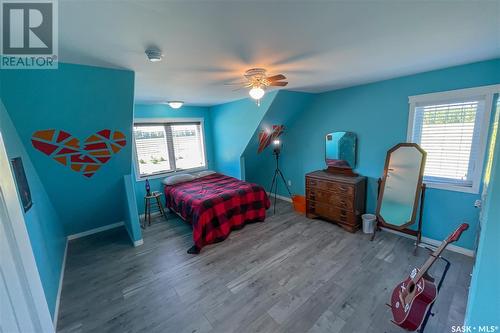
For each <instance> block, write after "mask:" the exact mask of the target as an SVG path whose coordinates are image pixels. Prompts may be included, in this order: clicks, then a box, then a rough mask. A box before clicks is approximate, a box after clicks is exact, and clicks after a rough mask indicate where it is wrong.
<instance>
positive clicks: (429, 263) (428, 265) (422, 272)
mask: <svg viewBox="0 0 500 333" xmlns="http://www.w3.org/2000/svg"><path fill="white" fill-rule="evenodd" d="M447 245H448V241H444V242H443V243H441V245H440V246H439V247H438V248H437V249H436V251H434V252H433V253H432V254H431V256H430V257H429V259H427V261H426V262H425V263H424V265H423V266H422V268H421V269H420V270H419V271H418V273H417V275H416V276H415V277H414V278H413V279H412V280H413V281H414V282H415V283H417V282H418V281H419V280H420V279H421V278H422V277H423V276H424V275H425V273H427V271H428V270H429V268H431V266H432V264H434V262H435V261H436V260H437V258H439V256H440V255H441V253H442V252H443V251H444V249H445V248H446V246H447Z"/></svg>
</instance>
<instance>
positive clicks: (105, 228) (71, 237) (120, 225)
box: [68, 221, 125, 240]
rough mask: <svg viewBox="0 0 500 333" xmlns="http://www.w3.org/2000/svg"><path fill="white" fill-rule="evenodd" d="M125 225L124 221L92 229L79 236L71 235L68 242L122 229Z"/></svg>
mask: <svg viewBox="0 0 500 333" xmlns="http://www.w3.org/2000/svg"><path fill="white" fill-rule="evenodd" d="M124 225H125V223H124V222H123V221H122V222H117V223H113V224H108V225H105V226H102V227H99V228H95V229H90V230H87V231H84V232H79V233H77V234H73V235H69V236H68V240H73V239H77V238H81V237H85V236H88V235H92V234H96V233H98V232H101V231H106V230H109V229H114V228H118V227H122V226H124Z"/></svg>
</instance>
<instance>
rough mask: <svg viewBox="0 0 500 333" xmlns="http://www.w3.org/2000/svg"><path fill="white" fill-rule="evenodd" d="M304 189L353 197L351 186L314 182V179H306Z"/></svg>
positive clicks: (322, 181) (320, 181)
mask: <svg viewBox="0 0 500 333" xmlns="http://www.w3.org/2000/svg"><path fill="white" fill-rule="evenodd" d="M306 187H308V188H310V189H318V190H326V191H332V192H336V193H338V194H340V195H344V196H348V197H349V198H351V197H353V196H354V187H353V186H352V185H347V184H342V183H334V182H329V181H325V180H316V179H314V178H307V180H306Z"/></svg>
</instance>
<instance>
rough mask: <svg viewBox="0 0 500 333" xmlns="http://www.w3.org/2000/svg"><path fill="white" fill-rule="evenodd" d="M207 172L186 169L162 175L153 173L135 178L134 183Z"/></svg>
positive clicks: (200, 168) (201, 169) (203, 168)
mask: <svg viewBox="0 0 500 333" xmlns="http://www.w3.org/2000/svg"><path fill="white" fill-rule="evenodd" d="M204 170H208V167H206V166H205V167H199V168H193V169H187V170H179V171H169V172H163V173H155V174H152V175H150V176H136V177H135V180H136V182H144V181H146V179H149V180H151V179H158V178H165V177H168V176H173V175H182V174H186V173H188V174H189V173H194V172H200V171H204Z"/></svg>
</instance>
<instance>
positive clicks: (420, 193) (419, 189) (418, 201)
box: [371, 143, 427, 250]
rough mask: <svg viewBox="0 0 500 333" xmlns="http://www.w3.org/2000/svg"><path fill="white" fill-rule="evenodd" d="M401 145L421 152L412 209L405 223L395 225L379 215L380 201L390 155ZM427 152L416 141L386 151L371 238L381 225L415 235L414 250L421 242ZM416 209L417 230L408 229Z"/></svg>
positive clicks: (413, 220) (412, 221) (414, 217)
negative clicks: (374, 225) (375, 219)
mask: <svg viewBox="0 0 500 333" xmlns="http://www.w3.org/2000/svg"><path fill="white" fill-rule="evenodd" d="M402 147H413V148H416V149H417V150H418V151H419V152H420V153H421V154H422V157H421V163H420V170H419V174H418V181H417V185H416V189H415V197H414V201H413V210H412V214H411V218H410V220H408V221H407V222H406V223H404V224H402V225H400V226H397V225H394V224H391V223H389V222H388V221H385V220H384V218H383V217H382V215H381V207H382V201H383V198H384V192H385V187H386V182H387V177H388V174H389V171H390V170H389V164H390V160H391V155H392V153H393V152H395V151H396V150H398V149H399V148H402ZM426 157H427V153H426V152H425V150H423V149H422V148H421V147H420V146H419V145H418V144H416V143H399V144H397V145H395V146H394V147H392V148H391V149H389V150H388V151H387V156H386V159H385V166H384V175H383V177H382V178H381V179H380V178H379V180H378V198H377V211H376V213H375V215H376V217H377V225H376V227H375V230H374V232H373V235H372V238H371V240H373V239H374V238H375V234H376V232H377V231H378V230H380V228H381V227H384V228H387V229H391V230H395V231H398V232H402V233H404V234H408V235H411V236H415V237H416V242H415V250H416V249H417V247H418V245H419V244H420V242H421V239H422V216H423V209H424V199H425V190H426V186H425V184H424V183H423V178H424V168H425V161H426ZM417 210H419V220H418V227H417V230H413V229H409V228H408V226H411V225H412V224H414V223H415V219H416V217H417Z"/></svg>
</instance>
